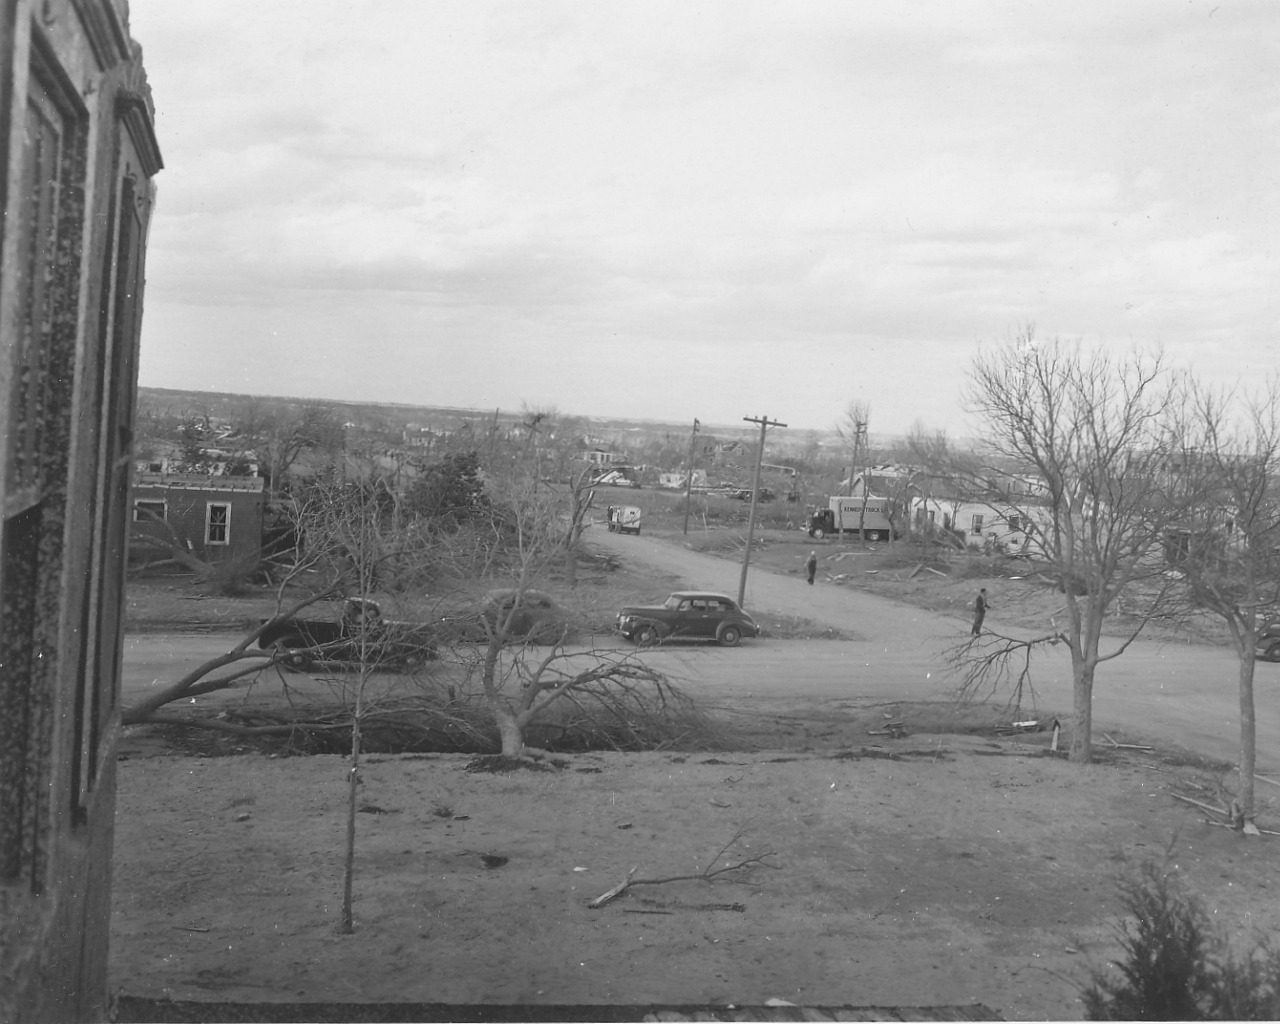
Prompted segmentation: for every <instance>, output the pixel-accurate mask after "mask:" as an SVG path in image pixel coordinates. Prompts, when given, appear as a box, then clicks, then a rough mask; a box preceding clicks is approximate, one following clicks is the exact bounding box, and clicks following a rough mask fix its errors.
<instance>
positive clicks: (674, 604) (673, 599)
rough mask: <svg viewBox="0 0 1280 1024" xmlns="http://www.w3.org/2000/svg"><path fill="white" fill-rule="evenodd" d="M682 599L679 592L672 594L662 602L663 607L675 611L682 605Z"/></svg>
mask: <svg viewBox="0 0 1280 1024" xmlns="http://www.w3.org/2000/svg"><path fill="white" fill-rule="evenodd" d="M682 600H684V599H683V598H682V597H681V596H680V595H679V594H672V595H671V596H670V597H669V598H667V599H666V600H665V601H664V602H662V607H663V608H666V609H667V610H668V611H675V610H676V609H677V608H679V607H680V602H681V601H682Z"/></svg>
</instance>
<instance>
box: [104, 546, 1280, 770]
mask: <svg viewBox="0 0 1280 1024" xmlns="http://www.w3.org/2000/svg"><path fill="white" fill-rule="evenodd" d="M588 537H589V543H591V544H594V545H596V546H598V547H600V548H602V549H607V550H608V551H610V552H612V553H613V554H615V555H617V556H618V557H619V558H621V559H622V560H624V561H628V562H634V563H635V564H637V565H644V566H651V567H653V568H656V569H658V570H660V571H662V572H665V573H669V574H672V575H674V576H677V577H679V578H681V579H684V580H686V581H687V583H688V585H690V586H696V587H706V588H708V589H713V590H718V591H722V592H725V593H728V594H734V595H736V594H737V591H738V580H739V573H740V567H739V566H737V565H735V564H733V563H731V562H728V561H725V560H724V559H719V558H714V557H712V556H709V555H702V554H699V553H696V552H693V551H689V550H688V549H686V548H684V547H683V546H681V545H680V544H678V543H675V542H665V541H660V540H657V539H655V538H653V537H649V536H646V535H643V534H642V535H640V536H638V537H637V536H632V535H621V534H610V533H607V532H606V531H604V530H593V531H591V533H590V534H589V535H588ZM746 603H747V606H748V608H751V609H753V610H756V611H766V610H767V611H770V612H776V613H779V614H783V615H793V616H801V617H803V618H807V619H810V620H813V621H816V622H819V623H822V624H824V625H829V626H833V627H836V628H838V629H841V630H844V631H846V632H848V633H850V634H853V635H856V636H858V637H861V638H862V639H857V640H848V641H834V640H814V641H786V642H783V641H772V642H771V641H769V640H768V639H767V638H766V639H764V640H760V641H750V640H748V641H744V642H743V644H742V646H741V647H737V648H733V649H728V650H726V649H722V648H718V647H709V648H708V647H696V646H672V647H663V648H659V649H656V650H654V651H653V652H652V653H651V654H649V655H647V656H648V657H651V658H653V659H655V660H656V661H657V662H658V663H659V664H661V665H662V666H663V667H664V668H665V670H666V671H668V672H669V673H670V674H671V675H672V676H674V677H676V678H678V679H681V680H683V681H684V682H685V683H686V685H687V686H688V687H689V688H690V690H691V692H693V693H694V694H695V695H697V696H699V697H701V698H703V699H707V700H726V701H733V702H735V703H736V702H740V701H744V700H749V699H751V698H770V699H775V700H776V699H786V698H792V699H795V700H797V701H810V702H812V703H813V706H814V708H815V710H818V709H819V708H820V707H821V705H822V704H823V703H824V702H832V701H840V700H847V699H849V698H864V699H876V700H880V699H883V700H921V699H944V698H947V697H950V696H951V695H953V693H954V682H953V681H952V680H950V679H948V677H947V674H946V666H945V663H944V662H943V660H942V658H941V654H942V652H943V651H944V650H945V649H946V648H947V647H948V646H949V645H951V644H953V643H955V642H957V641H959V640H962V639H963V638H964V636H965V635H966V633H967V632H968V627H969V623H968V622H967V621H962V620H960V619H957V618H953V617H949V616H945V615H938V614H934V613H931V612H927V611H923V610H922V609H919V608H915V607H913V606H910V605H905V604H900V603H898V602H895V601H891V600H887V599H885V598H882V597H879V596H876V595H871V594H867V593H863V592H860V591H857V590H852V589H846V588H843V587H838V586H835V585H832V584H823V583H819V584H817V585H816V586H813V587H810V586H809V585H808V584H807V583H805V582H804V580H803V579H802V578H799V577H797V578H790V577H787V576H779V575H774V574H772V573H767V572H755V571H754V570H753V571H752V572H751V574H750V577H749V580H748V586H747V600H746ZM987 622H988V624H989V625H991V626H994V627H1000V625H1001V623H1000V618H999V609H995V610H994V611H993V612H992V613H990V614H989V615H988V618H987ZM1009 632H1016V631H1009ZM233 642H234V641H233V640H232V639H231V638H230V637H228V636H226V635H217V634H212V635H200V636H159V635H135V636H129V637H128V638H126V646H125V674H124V688H125V696H124V699H125V703H131V702H133V701H135V700H137V699H138V698H139V697H140V696H141V695H143V694H144V693H146V692H149V691H151V690H152V689H154V688H155V687H157V686H159V685H161V683H162V682H164V681H168V680H172V679H174V678H176V677H177V675H178V673H179V672H181V671H183V670H185V669H188V668H190V667H194V666H195V665H197V664H199V662H200V661H201V660H203V659H205V658H209V657H212V656H214V655H216V654H219V653H222V652H223V651H225V650H227V649H228V647H229V646H231V644H232V643H233ZM1034 664H1035V677H1034V682H1035V689H1036V695H1037V698H1038V701H1039V705H1038V706H1039V707H1040V708H1041V709H1043V710H1047V711H1053V712H1059V713H1063V712H1069V711H1070V708H1071V666H1070V661H1069V658H1068V655H1067V653H1066V652H1065V651H1064V650H1062V649H1061V648H1056V649H1051V650H1049V651H1047V652H1045V653H1044V654H1043V655H1041V656H1039V657H1038V659H1037V661H1036V662H1035V663H1034ZM1236 671H1237V665H1236V660H1235V657H1234V655H1233V654H1232V652H1231V650H1230V649H1229V648H1225V647H1212V646H1206V645H1191V644H1156V643H1138V644H1135V645H1134V646H1133V647H1131V648H1130V650H1129V651H1127V652H1126V653H1125V654H1124V655H1123V656H1122V657H1121V658H1118V659H1116V660H1115V661H1112V662H1109V663H1107V664H1105V665H1103V666H1101V667H1100V668H1099V673H1098V678H1097V682H1096V688H1095V697H1094V728H1095V736H1097V737H1098V738H1099V739H1100V737H1101V733H1102V732H1110V731H1113V730H1115V731H1121V732H1123V733H1125V735H1126V736H1128V737H1132V738H1150V739H1153V740H1160V741H1163V742H1165V743H1172V744H1176V745H1179V746H1182V747H1186V748H1188V749H1191V750H1196V751H1199V752H1201V753H1203V754H1206V755H1212V756H1214V757H1219V758H1222V759H1223V760H1229V761H1234V760H1235V758H1236V756H1237V753H1238V746H1239V710H1238V704H1237V690H1236ZM1255 681H1256V690H1257V694H1256V702H1255V703H1256V707H1257V718H1258V748H1259V754H1258V764H1259V769H1260V770H1262V771H1266V772H1268V773H1271V774H1278V775H1280V749H1278V748H1277V740H1278V739H1280V665H1275V664H1267V663H1263V662H1259V663H1258V665H1257V674H1256V680H1255ZM290 682H291V684H292V685H301V686H310V687H312V688H324V687H326V686H327V685H328V684H327V683H325V682H324V681H323V680H322V681H318V682H311V681H309V680H308V679H307V677H305V676H291V677H290ZM274 685H276V686H277V688H278V683H276V684H274ZM242 693H243V691H236V692H233V693H230V694H222V695H210V696H208V697H202V698H200V700H201V701H205V702H214V703H219V702H221V701H225V700H238V699H240V698H241V695H242Z"/></svg>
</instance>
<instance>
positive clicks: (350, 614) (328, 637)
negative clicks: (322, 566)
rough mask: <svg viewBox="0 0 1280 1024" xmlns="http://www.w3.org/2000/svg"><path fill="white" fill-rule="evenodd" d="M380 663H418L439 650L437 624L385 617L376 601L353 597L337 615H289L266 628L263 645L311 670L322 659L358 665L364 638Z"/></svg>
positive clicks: (261, 639) (291, 664)
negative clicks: (306, 617)
mask: <svg viewBox="0 0 1280 1024" xmlns="http://www.w3.org/2000/svg"><path fill="white" fill-rule="evenodd" d="M362 642H363V643H365V644H366V645H367V651H368V652H370V655H371V657H372V659H373V661H374V664H375V665H376V666H377V667H379V668H392V669H397V668H398V669H413V668H417V667H418V666H419V665H422V664H423V663H424V662H426V661H429V660H430V659H432V658H434V657H435V656H436V643H437V637H436V628H435V627H434V626H433V625H428V624H427V623H422V622H397V621H395V620H393V619H384V618H383V617H382V609H381V608H380V607H379V606H378V603H377V602H376V601H372V600H369V599H368V598H360V597H352V598H348V599H347V601H346V603H345V605H344V606H343V609H342V615H341V616H340V617H339V618H338V619H337V621H334V620H333V619H299V618H293V619H286V620H285V621H283V622H277V623H276V624H275V625H274V626H271V627H270V628H268V629H266V630H264V631H263V633H262V635H261V636H259V637H258V646H259V647H260V648H262V649H263V650H264V651H267V650H274V651H276V652H278V655H277V657H278V660H279V661H280V662H281V663H283V664H285V665H287V666H288V667H289V668H294V669H299V670H305V669H308V668H311V667H312V666H313V665H314V664H316V663H317V662H323V663H325V664H329V665H335V666H344V665H345V666H353V665H358V664H359V662H360V653H361V651H360V648H361V644H362Z"/></svg>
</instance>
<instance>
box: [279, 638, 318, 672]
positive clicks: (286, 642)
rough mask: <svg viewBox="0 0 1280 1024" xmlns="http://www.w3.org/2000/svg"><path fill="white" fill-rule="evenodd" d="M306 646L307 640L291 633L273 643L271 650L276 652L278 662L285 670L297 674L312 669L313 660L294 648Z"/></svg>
mask: <svg viewBox="0 0 1280 1024" xmlns="http://www.w3.org/2000/svg"><path fill="white" fill-rule="evenodd" d="M306 646H307V642H306V640H304V639H303V638H302V637H300V636H299V635H298V634H297V633H290V634H289V635H288V636H282V637H281V638H280V639H279V640H275V641H273V642H272V644H271V650H272V651H274V652H275V656H276V661H277V662H278V663H280V664H281V665H283V666H284V667H285V668H291V669H293V670H294V671H295V672H305V671H306V670H307V669H309V668H310V667H311V659H310V658H309V657H308V656H307V655H306V654H305V653H304V652H302V651H299V650H295V649H294V648H297V647H306Z"/></svg>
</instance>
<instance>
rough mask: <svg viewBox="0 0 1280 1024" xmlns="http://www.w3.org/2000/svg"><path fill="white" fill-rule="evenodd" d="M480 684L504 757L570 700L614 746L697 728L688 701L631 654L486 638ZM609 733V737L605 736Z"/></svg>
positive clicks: (515, 753) (517, 752)
mask: <svg viewBox="0 0 1280 1024" xmlns="http://www.w3.org/2000/svg"><path fill="white" fill-rule="evenodd" d="M480 682H481V686H482V688H483V691H484V695H485V702H486V704H487V706H488V707H489V710H490V712H491V713H492V715H493V719H494V723H495V725H496V726H497V728H498V734H499V737H500V739H501V742H502V755H503V756H504V757H520V756H522V755H523V754H525V753H526V750H527V748H526V745H525V737H526V732H527V730H528V728H529V727H530V726H531V725H535V724H538V723H539V721H540V720H541V719H543V718H545V717H546V715H547V713H548V712H549V711H550V710H551V708H552V707H553V706H554V705H556V704H558V703H564V704H570V705H572V706H573V710H574V712H575V713H576V714H577V715H578V716H579V717H580V718H581V719H582V720H583V721H585V722H587V723H588V724H589V725H590V726H592V727H593V729H592V731H593V732H594V733H595V734H596V735H598V736H601V737H603V738H605V739H606V741H608V742H612V744H613V745H614V747H615V748H616V749H623V748H624V745H625V747H629V748H633V749H634V748H636V747H640V746H650V745H652V741H653V740H654V739H655V738H656V737H659V736H661V737H665V738H664V739H660V740H658V743H659V745H668V744H670V743H671V742H673V740H674V739H675V738H678V736H679V735H680V730H681V729H682V728H683V729H687V730H689V731H693V730H698V729H702V728H705V723H702V721H701V718H700V716H699V715H698V713H697V712H696V710H695V708H694V705H693V702H692V701H691V700H690V699H689V698H688V697H687V696H686V695H685V694H684V693H683V692H682V691H680V690H679V689H678V688H677V687H675V686H673V685H672V684H671V683H670V682H668V680H667V678H666V677H665V676H664V675H663V674H662V673H661V672H659V671H657V670H656V669H654V668H651V667H650V666H648V665H646V664H645V663H644V662H643V661H641V660H640V659H639V658H638V657H637V656H636V655H635V654H633V653H631V652H617V651H608V650H603V651H601V650H593V651H587V652H578V653H574V652H570V651H567V650H565V648H564V647H563V646H562V645H560V644H558V643H557V644H556V645H554V646H553V647H552V648H551V649H550V651H549V652H547V653H545V654H544V653H542V652H541V651H539V652H538V653H537V654H536V655H535V654H534V653H533V652H532V651H531V649H530V648H529V647H527V646H525V645H523V644H518V643H516V644H511V643H505V642H502V641H499V640H496V639H492V640H491V641H490V643H489V644H488V645H487V647H486V648H485V651H484V656H483V661H482V665H481V673H480ZM612 737H616V738H612Z"/></svg>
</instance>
